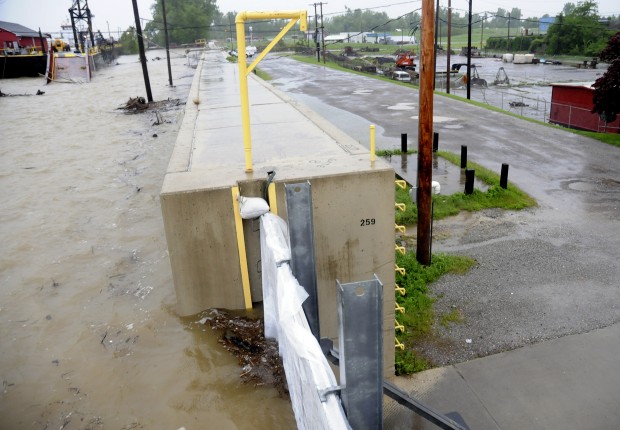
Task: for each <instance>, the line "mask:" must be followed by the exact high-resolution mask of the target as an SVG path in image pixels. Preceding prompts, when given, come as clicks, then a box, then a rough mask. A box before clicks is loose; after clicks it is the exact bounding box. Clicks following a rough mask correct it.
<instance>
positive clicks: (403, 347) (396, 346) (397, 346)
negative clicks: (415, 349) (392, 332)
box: [394, 338, 405, 350]
mask: <svg viewBox="0 0 620 430" xmlns="http://www.w3.org/2000/svg"><path fill="white" fill-rule="evenodd" d="M394 340H395V341H396V345H394V347H395V348H398V349H401V350H404V349H405V345H403V344H402V343H400V342H399V340H398V339H396V338H395V339H394Z"/></svg>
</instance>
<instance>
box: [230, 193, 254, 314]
mask: <svg viewBox="0 0 620 430" xmlns="http://www.w3.org/2000/svg"><path fill="white" fill-rule="evenodd" d="M238 196H239V187H232V199H233V212H234V216H235V231H236V233H237V250H238V251H239V267H240V268H241V284H242V286H243V301H244V304H245V308H246V309H252V293H251V292H250V276H249V272H248V259H247V256H246V252H245V236H244V234H243V220H242V219H241V212H239V201H238V200H237V197H238Z"/></svg>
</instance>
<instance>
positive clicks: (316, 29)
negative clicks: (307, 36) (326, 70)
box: [314, 3, 321, 63]
mask: <svg viewBox="0 0 620 430" xmlns="http://www.w3.org/2000/svg"><path fill="white" fill-rule="evenodd" d="M316 5H317V4H316V3H314V41H315V43H316V61H318V62H319V63H320V62H321V46H320V44H319V17H318V16H317V14H316Z"/></svg>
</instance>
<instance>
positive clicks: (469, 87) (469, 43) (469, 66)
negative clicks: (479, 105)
mask: <svg viewBox="0 0 620 430" xmlns="http://www.w3.org/2000/svg"><path fill="white" fill-rule="evenodd" d="M468 22H469V24H468V25H467V100H469V99H470V98H471V0H469V15H468Z"/></svg>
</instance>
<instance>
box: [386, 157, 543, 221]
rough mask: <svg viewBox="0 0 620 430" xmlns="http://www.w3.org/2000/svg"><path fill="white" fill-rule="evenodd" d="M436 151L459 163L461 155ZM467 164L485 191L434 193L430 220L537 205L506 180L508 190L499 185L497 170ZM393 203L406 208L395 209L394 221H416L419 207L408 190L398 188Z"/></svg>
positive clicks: (475, 164) (470, 163)
mask: <svg viewBox="0 0 620 430" xmlns="http://www.w3.org/2000/svg"><path fill="white" fill-rule="evenodd" d="M437 154H438V155H439V156H441V157H443V158H445V159H447V160H448V161H450V162H451V163H453V164H456V165H460V161H461V159H460V155H457V154H454V153H451V152H447V151H439V152H437ZM467 167H468V168H469V169H474V170H475V175H476V178H478V179H479V180H481V181H482V182H484V183H485V184H487V185H488V186H489V189H488V190H487V191H480V190H479V189H474V192H473V193H472V194H470V195H465V193H464V192H462V193H454V194H451V195H443V194H440V195H434V196H433V219H436V220H437V219H443V218H446V217H449V216H453V215H457V214H458V213H459V212H461V211H469V212H474V211H480V210H483V209H489V208H501V209H509V210H519V209H525V208H528V207H532V206H537V203H536V200H534V199H533V198H532V197H530V196H529V195H528V194H526V193H525V192H524V191H522V190H521V189H520V188H519V187H517V186H516V185H514V184H511V183H510V182H509V183H508V188H507V189H503V188H502V187H500V186H499V180H500V177H499V175H498V174H497V173H495V172H493V171H491V170H489V169H487V168H485V167H482V166H481V165H479V164H477V163H472V162H471V161H470V162H468V163H467ZM396 202H397V203H404V204H405V206H406V208H405V211H400V210H396V224H400V225H410V224H415V223H416V222H417V221H418V210H417V207H416V205H415V204H413V203H412V202H411V198H410V196H409V191H408V190H403V189H401V188H400V187H397V188H396Z"/></svg>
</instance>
